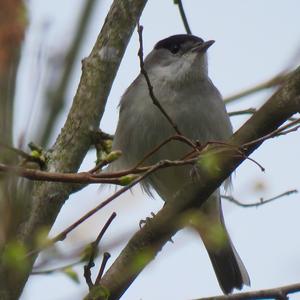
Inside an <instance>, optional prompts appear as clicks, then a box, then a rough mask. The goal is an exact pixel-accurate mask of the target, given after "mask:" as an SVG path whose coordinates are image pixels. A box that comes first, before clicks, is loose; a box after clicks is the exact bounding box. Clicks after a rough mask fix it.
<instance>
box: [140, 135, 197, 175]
mask: <svg viewBox="0 0 300 300" xmlns="http://www.w3.org/2000/svg"><path fill="white" fill-rule="evenodd" d="M173 140H179V141H181V142H183V143H185V144H187V145H188V146H190V147H192V148H193V152H195V150H197V149H198V146H197V144H196V143H194V142H193V141H192V140H190V139H188V138H187V137H185V136H183V135H173V136H171V137H169V138H167V139H166V140H164V141H163V142H162V143H160V144H159V145H158V146H156V147H155V148H153V149H152V150H151V151H150V152H148V153H147V154H146V155H145V156H144V157H143V158H142V159H141V160H140V161H139V162H138V163H137V164H136V166H135V167H134V169H137V168H138V167H140V166H141V165H142V164H143V163H144V162H145V161H146V160H147V159H148V158H149V157H151V156H152V155H153V154H154V153H156V152H157V151H158V150H160V149H161V148H162V147H163V146H165V145H166V144H168V143H169V142H171V141H173ZM198 152H199V151H198Z"/></svg>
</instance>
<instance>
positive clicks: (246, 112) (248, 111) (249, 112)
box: [228, 108, 256, 117]
mask: <svg viewBox="0 0 300 300" xmlns="http://www.w3.org/2000/svg"><path fill="white" fill-rule="evenodd" d="M255 112H256V109H255V108H248V109H243V110H237V111H232V112H229V113H228V115H229V117H234V116H239V115H253V114H254V113H255Z"/></svg>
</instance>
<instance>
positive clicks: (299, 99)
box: [86, 68, 300, 299]
mask: <svg viewBox="0 0 300 300" xmlns="http://www.w3.org/2000/svg"><path fill="white" fill-rule="evenodd" d="M299 111H300V68H298V69H297V70H296V71H295V72H293V73H292V74H291V76H290V77H289V78H288V80H287V81H286V83H285V84H284V85H283V86H282V87H281V88H280V90H279V91H277V92H276V93H275V94H274V95H273V96H272V97H271V98H270V99H269V100H268V101H267V102H266V104H265V105H263V106H262V107H261V108H260V109H259V111H257V112H256V113H255V114H254V115H253V116H252V117H251V118H250V119H249V120H248V121H247V122H246V123H245V124H244V125H243V126H242V127H241V128H240V129H239V130H238V131H237V132H236V133H235V134H234V135H233V136H232V137H231V138H230V139H229V141H228V144H233V145H237V146H243V145H244V144H246V143H249V142H251V141H253V140H257V142H256V143H253V144H249V146H248V147H247V148H245V154H246V155H250V154H251V153H252V152H253V151H254V150H255V149H256V148H257V147H259V146H260V145H261V143H262V142H263V140H261V139H260V138H261V137H263V136H266V135H267V134H269V133H270V132H272V131H274V130H275V129H277V128H278V127H279V126H280V125H281V124H282V123H284V122H285V121H286V120H287V119H288V118H289V117H291V116H292V115H293V114H294V113H296V112H299ZM214 150H215V146H214V145H213V144H211V145H208V147H207V148H206V149H205V150H204V151H203V152H202V154H201V159H200V160H199V168H200V170H201V179H202V180H201V182H199V189H198V191H197V193H195V195H194V197H188V198H187V197H186V195H185V192H184V191H185V190H186V189H185V188H184V189H183V191H182V193H180V194H178V195H177V197H176V199H175V200H174V201H172V202H168V203H167V204H166V205H165V206H164V207H163V208H162V209H161V210H160V211H159V213H158V214H157V215H156V216H155V217H154V218H153V219H152V220H151V222H148V223H147V224H146V225H145V226H144V227H143V228H142V229H141V230H140V231H138V232H137V233H136V234H135V235H134V236H133V237H132V238H131V240H130V241H129V242H128V244H127V246H126V247H125V248H124V249H123V251H122V252H121V254H120V256H119V257H118V258H117V259H116V261H115V262H114V263H113V265H112V266H111V267H110V269H109V270H108V271H107V272H106V274H105V275H104V277H103V278H102V280H101V284H102V286H103V287H104V288H105V289H107V290H108V291H109V292H110V297H109V299H119V298H120V297H121V295H122V294H123V293H124V292H125V291H126V289H127V288H128V287H129V286H130V284H131V283H132V282H133V281H134V279H135V278H136V277H137V276H138V274H139V273H140V272H141V271H142V270H143V269H144V267H145V266H146V265H147V264H148V263H149V262H150V261H151V260H152V259H154V257H155V256H156V254H157V253H158V252H159V251H160V250H161V248H162V247H163V246H164V244H165V243H166V242H167V241H168V240H169V238H170V237H171V236H172V235H174V234H175V233H176V231H177V230H178V229H179V226H178V224H176V225H175V224H174V220H176V219H177V220H178V217H179V215H180V214H182V213H183V212H185V213H187V212H188V211H189V210H191V209H192V208H193V207H195V206H199V205H201V204H202V203H203V202H204V201H205V200H206V199H207V198H208V197H209V195H211V193H213V191H214V190H215V189H216V188H217V187H219V186H220V185H221V184H222V182H223V181H224V180H225V179H226V178H227V177H228V176H229V175H230V174H231V172H232V171H234V170H235V169H236V168H237V167H238V166H239V165H240V164H241V163H242V162H243V161H244V160H245V159H246V156H237V155H236V152H235V151H234V149H232V148H228V152H227V153H228V155H224V152H218V151H214ZM211 157H213V161H214V162H215V168H214V170H213V172H212V170H211V168H207V169H205V160H206V158H211ZM186 188H188V186H187V187H186ZM191 190H193V189H191ZM141 257H143V258H144V259H141ZM86 299H91V298H89V296H88V297H87V298H86ZM94 299H101V297H100V296H99V297H98V298H94Z"/></svg>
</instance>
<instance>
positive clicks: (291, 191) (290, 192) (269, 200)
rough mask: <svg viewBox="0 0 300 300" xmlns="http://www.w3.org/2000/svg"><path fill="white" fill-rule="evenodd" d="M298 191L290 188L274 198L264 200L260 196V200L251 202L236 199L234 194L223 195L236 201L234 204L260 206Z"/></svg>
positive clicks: (230, 200)
mask: <svg viewBox="0 0 300 300" xmlns="http://www.w3.org/2000/svg"><path fill="white" fill-rule="evenodd" d="M296 193H298V190H290V191H287V192H284V193H282V194H280V195H277V196H275V197H272V198H269V199H266V200H264V199H263V198H260V200H259V201H258V202H255V203H250V204H245V203H242V202H241V201H239V200H236V199H235V198H234V197H232V196H227V195H222V196H221V197H222V198H223V199H226V200H228V201H229V202H231V203H234V204H236V205H238V206H241V207H258V206H261V205H264V204H267V203H270V202H272V201H275V200H277V199H279V198H282V197H285V196H289V195H292V194H296Z"/></svg>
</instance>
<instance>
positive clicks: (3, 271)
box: [0, 0, 147, 300]
mask: <svg viewBox="0 0 300 300" xmlns="http://www.w3.org/2000/svg"><path fill="white" fill-rule="evenodd" d="M146 2H147V1H146V0H127V1H124V0H115V1H114V2H113V4H112V6H111V8H110V11H109V13H108V15H107V18H106V20H105V23H104V25H103V28H102V30H101V32H100V35H99V36H98V38H97V41H96V43H95V45H94V47H93V49H92V51H91V54H90V55H89V57H88V58H86V59H84V60H83V69H82V76H81V79H80V83H79V86H78V89H77V92H76V95H75V97H74V100H73V104H72V107H71V110H70V112H69V114H68V118H67V120H66V122H65V125H64V127H63V128H62V130H61V133H60V135H59V136H58V138H57V140H56V142H55V144H54V145H53V147H52V149H51V150H50V151H49V152H48V153H47V170H48V171H51V172H76V171H77V170H78V168H79V166H80V164H81V162H82V160H83V158H84V157H85V155H86V153H87V151H88V149H89V147H90V144H91V134H90V132H91V129H93V128H94V129H96V128H98V126H99V123H100V120H101V117H102V115H103V112H104V108H105V105H106V99H107V96H108V94H109V92H110V89H111V86H112V82H113V80H114V78H115V75H116V73H117V70H118V67H119V64H120V62H121V59H122V57H123V54H124V52H125V49H126V46H127V44H128V41H129V39H130V37H131V34H132V32H133V30H134V28H135V25H136V22H137V20H138V19H139V17H140V15H141V13H142V11H143V8H144V6H145V4H146ZM116 20H118V22H116ZM71 191H72V185H70V186H69V185H66V184H61V183H50V182H42V183H35V185H34V189H33V192H32V199H31V203H30V204H28V206H29V205H30V209H29V210H28V211H29V214H28V216H27V220H26V222H25V223H23V224H20V225H19V234H18V243H21V245H22V247H23V248H25V249H26V251H30V250H31V249H32V248H33V247H34V244H35V239H36V236H37V234H38V232H39V230H41V228H44V229H45V228H46V230H49V229H50V227H51V225H52V224H53V223H54V221H55V219H56V217H57V215H58V213H59V211H60V208H61V207H62V205H63V204H64V202H65V200H66V199H68V197H69V194H70V192H71ZM34 260H35V257H30V258H29V260H28V261H27V262H26V269H25V270H24V271H23V272H22V273H20V274H18V276H15V274H16V271H15V270H14V269H10V272H11V273H12V274H11V276H8V275H9V274H7V266H5V265H3V264H1V265H0V276H1V278H2V277H3V278H9V277H13V278H14V281H13V288H12V285H11V284H9V283H8V282H5V281H6V280H5V281H4V282H1V283H0V298H1V299H3V300H6V299H18V298H19V296H20V294H21V292H22V289H23V287H24V285H25V283H26V281H27V278H28V276H29V274H30V270H31V268H32V265H33V263H34ZM23 263H24V264H25V262H23Z"/></svg>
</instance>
